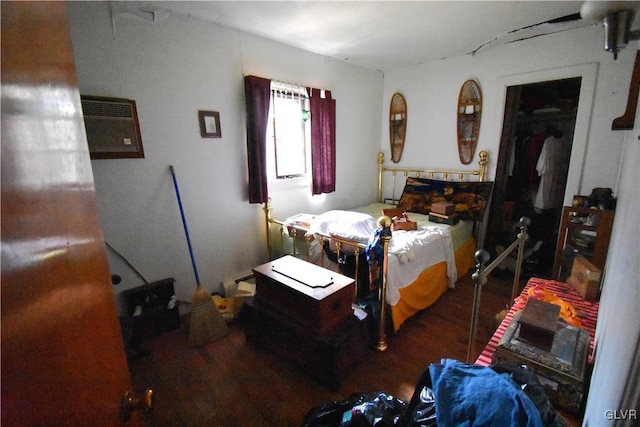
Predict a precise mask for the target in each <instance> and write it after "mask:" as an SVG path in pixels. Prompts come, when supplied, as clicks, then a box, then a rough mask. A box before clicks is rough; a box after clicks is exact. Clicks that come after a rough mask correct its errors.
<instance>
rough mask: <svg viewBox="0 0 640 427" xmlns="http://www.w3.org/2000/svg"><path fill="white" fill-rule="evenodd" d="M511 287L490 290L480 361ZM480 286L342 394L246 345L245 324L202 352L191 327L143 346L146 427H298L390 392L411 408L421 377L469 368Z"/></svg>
mask: <svg viewBox="0 0 640 427" xmlns="http://www.w3.org/2000/svg"><path fill="white" fill-rule="evenodd" d="M510 294H511V283H509V282H508V281H500V280H497V279H490V281H489V282H488V283H487V285H485V286H484V287H483V293H482V314H481V316H480V319H479V326H478V331H479V332H478V343H477V345H476V350H475V354H474V359H475V356H477V355H478V354H479V353H480V352H481V351H482V348H483V347H484V344H485V343H486V342H487V341H488V340H489V339H490V337H491V335H492V333H493V331H494V330H495V327H496V323H495V318H494V316H495V315H496V314H497V313H498V312H500V311H501V310H502V309H504V308H506V306H507V303H508V299H509V296H510ZM472 300H473V284H472V282H471V280H470V279H469V278H463V279H461V280H460V281H459V282H458V284H457V286H456V288H455V289H452V290H448V291H447V293H445V294H444V295H443V296H442V297H441V298H440V300H438V301H437V302H436V303H435V304H434V305H433V306H432V307H430V308H428V309H426V310H424V311H423V312H421V313H419V314H418V315H417V316H415V317H413V318H412V319H410V320H409V321H407V322H406V323H405V324H404V325H403V326H402V328H401V329H400V330H399V331H398V333H397V334H394V335H391V336H390V337H389V348H388V349H387V350H386V351H385V352H376V351H374V350H370V351H367V353H366V354H365V356H364V358H363V359H362V361H361V362H360V364H359V366H358V368H357V369H356V370H355V371H354V372H353V373H351V374H350V375H349V376H347V377H346V378H345V380H344V381H343V383H342V385H341V387H340V388H339V390H338V391H330V390H328V389H327V388H325V387H324V386H322V385H320V384H318V383H317V382H315V381H314V380H312V379H310V378H309V377H307V376H306V375H305V374H304V373H302V372H301V371H299V370H298V369H296V368H295V367H294V366H291V365H290V364H289V363H287V362H286V361H284V360H281V359H279V358H277V357H276V356H273V355H271V354H269V353H267V352H265V351H263V350H260V349H257V348H254V347H253V346H251V345H249V344H247V343H246V342H245V336H244V332H243V329H242V325H241V323H240V322H237V323H232V324H230V325H229V326H230V332H229V334H228V335H227V336H225V337H223V338H221V339H219V340H217V341H214V342H211V343H209V344H206V345H205V346H203V347H199V348H190V347H189V345H188V332H187V327H186V326H185V325H184V323H186V322H183V325H182V326H181V328H180V329H177V330H175V331H171V332H167V333H164V334H162V335H160V336H158V337H156V338H153V339H150V340H147V341H145V342H144V347H145V348H146V349H149V350H152V352H153V354H152V355H151V356H150V357H146V358H143V359H140V360H137V361H135V362H132V363H131V365H130V371H131V376H132V380H133V383H134V387H135V388H136V390H138V391H140V390H144V389H146V388H151V389H153V390H154V393H155V406H154V409H153V410H152V411H151V412H149V413H148V414H146V415H145V416H144V417H143V425H147V426H169V425H172V426H299V425H300V424H301V422H302V420H303V419H304V416H305V414H306V413H307V411H308V410H309V409H311V408H313V407H316V406H319V405H321V404H323V403H326V402H330V401H333V400H342V399H345V398H347V397H348V396H349V395H350V394H352V393H363V392H375V391H379V390H382V391H385V392H386V393H388V394H391V395H393V396H395V397H398V398H400V399H403V400H405V401H407V402H408V400H409V399H410V397H411V394H412V393H413V389H414V384H415V382H416V380H417V378H418V376H419V374H420V373H421V372H422V371H423V370H424V369H425V368H427V367H428V366H429V364H430V363H434V362H436V363H437V362H439V361H440V360H441V359H442V358H453V359H457V360H460V361H465V359H466V353H467V337H468V329H469V320H470V316H471V305H472V304H471V302H472Z"/></svg>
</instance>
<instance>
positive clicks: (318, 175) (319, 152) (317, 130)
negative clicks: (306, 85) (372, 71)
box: [309, 89, 336, 194]
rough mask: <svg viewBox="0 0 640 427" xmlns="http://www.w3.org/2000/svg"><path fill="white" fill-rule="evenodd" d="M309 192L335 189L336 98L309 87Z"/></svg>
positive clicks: (329, 191)
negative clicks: (322, 94)
mask: <svg viewBox="0 0 640 427" xmlns="http://www.w3.org/2000/svg"><path fill="white" fill-rule="evenodd" d="M309 92H310V95H311V97H310V98H309V108H310V110H311V173H312V176H311V193H312V194H322V193H331V192H332V191H336V101H335V100H334V99H331V92H330V91H328V90H327V91H325V93H324V94H325V96H324V98H323V97H322V96H320V95H321V91H320V89H310V90H309Z"/></svg>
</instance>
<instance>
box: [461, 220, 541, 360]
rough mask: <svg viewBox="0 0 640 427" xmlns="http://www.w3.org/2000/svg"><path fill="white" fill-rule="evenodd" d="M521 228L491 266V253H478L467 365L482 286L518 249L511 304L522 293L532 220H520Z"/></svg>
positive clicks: (474, 336)
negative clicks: (521, 278) (523, 270)
mask: <svg viewBox="0 0 640 427" xmlns="http://www.w3.org/2000/svg"><path fill="white" fill-rule="evenodd" d="M518 224H519V226H520V233H518V236H517V238H516V240H515V241H514V242H513V243H511V244H510V245H509V247H508V248H506V249H505V250H504V251H503V252H502V253H501V254H499V255H498V256H497V257H496V259H494V260H493V261H492V262H491V264H489V265H487V266H485V264H486V263H487V262H489V259H490V256H489V252H487V251H485V250H484V249H480V250H479V251H477V252H476V254H475V257H476V271H475V273H473V275H472V276H471V278H472V279H473V282H474V286H475V289H474V291H473V311H472V312H471V326H470V327H469V344H468V346H467V363H471V351H472V349H473V346H474V344H475V341H476V335H477V332H478V315H479V314H480V297H481V295H482V286H483V285H484V284H485V283H486V282H487V276H488V275H489V274H490V273H491V272H492V271H493V270H494V269H495V268H496V267H497V266H498V265H500V264H501V263H502V261H504V259H505V258H506V257H508V256H509V254H511V252H513V251H514V249H516V247H517V248H518V255H517V258H516V269H515V272H514V276H513V288H512V290H511V302H513V301H514V300H515V299H516V296H517V295H518V292H519V291H520V272H521V271H522V261H523V253H524V245H525V244H526V242H527V240H528V239H529V234H528V233H527V227H529V225H530V224H531V220H530V219H529V218H527V217H526V216H523V217H522V218H520V221H519V222H518Z"/></svg>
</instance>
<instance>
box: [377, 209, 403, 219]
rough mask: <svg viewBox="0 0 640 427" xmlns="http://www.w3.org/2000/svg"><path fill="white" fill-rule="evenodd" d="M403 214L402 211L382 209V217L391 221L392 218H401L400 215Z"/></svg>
mask: <svg viewBox="0 0 640 427" xmlns="http://www.w3.org/2000/svg"><path fill="white" fill-rule="evenodd" d="M404 212H405V210H404V209H382V215H386V216H388V217H389V218H391V219H393V218H394V217H397V218H402V214H403V213H404Z"/></svg>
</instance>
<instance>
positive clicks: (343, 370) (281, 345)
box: [243, 300, 368, 391]
mask: <svg viewBox="0 0 640 427" xmlns="http://www.w3.org/2000/svg"><path fill="white" fill-rule="evenodd" d="M243 313H244V317H243V319H244V320H245V322H246V324H245V337H246V340H247V342H248V343H250V344H252V345H256V346H258V347H261V348H263V349H265V350H267V351H269V352H271V353H273V354H276V355H278V356H280V357H282V358H283V359H285V360H287V361H289V362H292V363H293V364H294V365H295V366H296V367H297V368H298V369H300V370H302V371H303V372H305V373H306V374H308V375H309V376H310V377H311V378H313V379H315V380H316V381H318V382H319V383H320V384H322V385H324V386H325V387H328V388H329V389H331V390H334V391H335V390H337V389H338V388H339V387H340V384H342V382H343V380H344V379H345V377H346V376H347V375H348V374H349V373H351V372H352V371H353V370H354V369H355V367H356V366H357V364H358V362H359V361H360V359H361V358H362V356H363V354H364V353H365V352H366V351H367V336H368V335H367V323H366V320H358V319H357V318H356V317H355V316H353V315H351V316H349V317H348V318H347V319H346V320H345V321H344V322H343V323H342V324H341V325H340V328H338V329H336V330H334V331H333V332H331V333H329V334H325V335H322V336H320V335H315V334H312V333H309V330H308V329H307V328H304V327H301V326H300V324H298V323H296V322H291V319H290V318H288V317H287V316H284V315H282V314H281V313H279V312H276V311H274V310H271V309H269V308H268V307H265V306H263V305H260V303H259V301H257V300H254V301H247V302H246V303H245V306H244V312H243Z"/></svg>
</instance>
